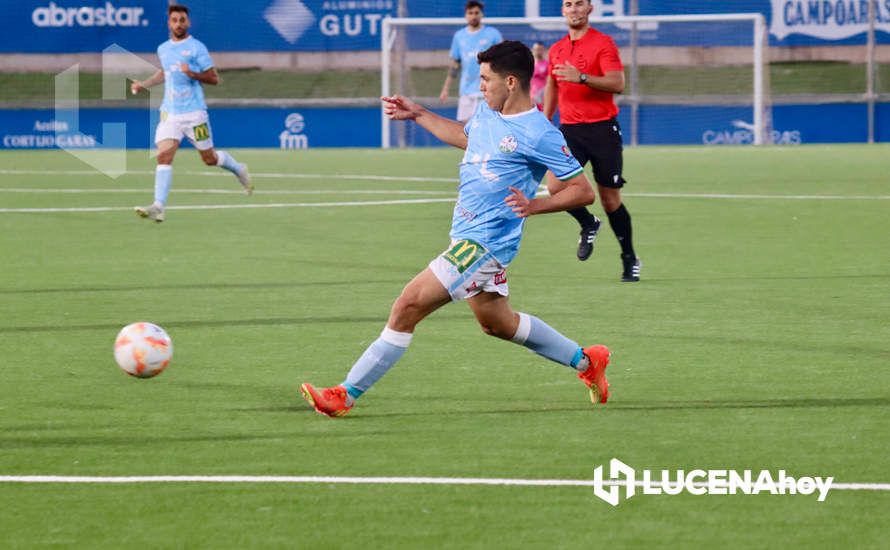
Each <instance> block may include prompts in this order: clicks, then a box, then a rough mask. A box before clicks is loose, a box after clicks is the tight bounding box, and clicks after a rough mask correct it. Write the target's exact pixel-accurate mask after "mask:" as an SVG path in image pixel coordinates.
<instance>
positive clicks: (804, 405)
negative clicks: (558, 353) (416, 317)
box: [0, 145, 890, 548]
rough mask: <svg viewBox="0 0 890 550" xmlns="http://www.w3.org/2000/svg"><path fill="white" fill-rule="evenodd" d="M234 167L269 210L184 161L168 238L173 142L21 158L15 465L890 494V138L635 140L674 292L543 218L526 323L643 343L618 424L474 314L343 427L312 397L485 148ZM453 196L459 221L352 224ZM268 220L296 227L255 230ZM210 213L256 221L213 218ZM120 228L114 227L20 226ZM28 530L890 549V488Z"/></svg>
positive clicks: (635, 181)
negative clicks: (767, 486)
mask: <svg viewBox="0 0 890 550" xmlns="http://www.w3.org/2000/svg"><path fill="white" fill-rule="evenodd" d="M232 152H233V153H234V154H235V155H236V157H237V158H239V159H241V160H243V161H246V162H248V163H249V164H250V167H251V170H252V171H253V172H254V173H255V184H256V187H257V194H256V195H255V196H253V197H250V198H248V197H245V196H243V195H240V194H237V193H221V192H213V193H212V192H210V191H213V190H222V191H237V183H236V181H235V180H234V178H232V177H231V176H228V175H227V174H224V173H222V172H219V173H217V172H216V171H215V169H208V168H206V167H204V166H202V165H200V163H199V160H198V158H197V155H196V154H195V152H194V151H193V150H182V151H181V152H180V153H179V156H178V158H177V159H176V163H175V172H174V186H173V191H172V194H171V205H172V206H175V207H185V208H183V209H171V210H169V211H168V215H167V221H166V222H165V223H163V224H160V225H157V224H153V223H151V222H147V221H145V220H141V219H138V218H137V217H136V216H135V215H134V214H133V212H132V206H134V205H140V204H147V203H148V202H150V200H151V187H152V175H151V173H152V172H151V171H152V166H153V165H152V160H151V159H150V158H149V155H148V153H147V152H145V151H131V152H130V153H129V168H130V170H132V171H133V172H132V173H128V174H127V175H124V176H122V177H120V178H118V179H116V180H113V179H110V178H107V177H105V176H103V175H101V174H98V173H96V172H92V171H91V170H90V168H89V167H88V166H86V165H85V164H83V163H81V162H80V161H78V160H77V159H75V158H73V157H70V156H68V155H67V154H65V153H62V152H4V153H0V176H2V180H0V263H2V268H0V365H2V366H0V475H7V476H10V475H68V476H122V475H292V476H437V477H473V478H517V479H572V480H577V479H581V480H586V479H592V475H593V474H592V473H593V469H594V468H595V467H596V466H599V465H602V464H607V463H608V461H609V460H610V459H611V458H613V457H617V458H619V459H621V460H622V461H624V462H626V463H628V464H630V465H632V466H634V467H636V468H639V469H642V468H654V469H659V470H660V469H671V470H674V469H686V470H689V469H692V468H702V469H709V468H714V469H718V468H724V469H737V470H742V469H754V470H761V469H770V470H772V471H776V470H779V469H785V470H787V471H788V473H789V475H794V476H833V477H834V478H835V479H836V481H837V482H843V483H854V482H864V483H888V482H890V467H888V465H890V460H888V458H887V457H888V456H890V429H888V427H890V368H888V367H890V301H888V297H890V254H888V250H890V248H888V235H890V200H888V199H890V178H888V175H887V174H888V172H887V157H888V154H890V148H888V146H886V145H879V146H804V147H796V148H771V147H764V148H753V147H746V148H726V149H705V148H696V147H683V148H654V147H653V148H648V147H647V148H635V149H629V150H627V151H626V176H627V179H628V180H629V182H630V183H629V185H628V186H627V187H626V189H625V193H626V197H625V202H626V204H627V205H628V209H629V210H630V212H631V214H632V216H633V220H634V232H635V233H634V236H635V240H636V243H637V249H638V253H639V255H640V256H641V258H642V259H643V262H644V266H643V273H642V277H643V280H642V281H641V282H640V283H638V284H622V283H619V281H618V279H619V275H620V263H619V259H618V246H617V243H616V241H615V239H614V238H613V236H612V234H611V232H610V230H609V229H608V226H607V225H606V226H604V231H603V232H602V234H601V236H600V238H599V240H598V242H597V248H596V251H595V252H594V255H593V257H592V258H591V259H590V260H589V261H588V262H585V263H581V262H578V261H577V260H576V259H575V257H574V254H575V246H576V240H577V232H576V227H575V224H574V222H573V221H572V220H571V219H570V218H569V217H568V216H567V215H564V214H553V215H547V216H540V217H536V218H532V219H531V220H530V221H529V223H528V224H527V229H526V234H525V239H524V241H523V244H522V249H521V251H520V253H519V256H518V258H517V260H516V261H515V262H514V263H513V264H512V265H511V266H510V269H509V276H510V289H511V298H512V301H513V304H514V307H515V308H516V309H518V310H520V311H527V312H529V313H533V314H535V315H537V316H539V317H541V318H543V319H545V320H546V321H548V322H549V323H550V324H552V325H553V326H555V327H556V328H558V329H559V330H561V331H562V332H564V333H565V334H567V335H569V336H570V337H573V338H575V339H577V340H579V341H580V342H582V343H584V344H585V345H588V344H590V343H596V342H602V343H606V344H608V345H609V346H610V347H611V348H612V349H613V351H614V354H613V362H612V365H611V366H610V367H609V378H610V381H611V383H612V397H611V399H610V402H609V403H608V405H607V406H605V407H603V408H599V409H593V408H592V407H591V406H590V403H589V402H588V401H587V397H586V392H585V388H584V387H583V386H582V385H581V383H580V382H579V381H578V380H577V379H575V377H574V376H573V375H572V373H571V372H570V371H569V370H568V369H566V368H565V367H562V366H560V365H556V364H554V363H549V362H547V361H546V360H544V359H542V358H539V357H537V356H535V355H533V354H531V353H528V352H527V351H526V350H524V349H523V348H521V347H518V346H515V345H513V344H510V343H506V342H502V341H497V340H494V339H492V338H490V337H486V336H484V335H483V334H482V333H481V331H480V330H479V329H478V327H477V326H476V324H475V322H474V320H473V318H472V316H471V314H470V312H469V310H468V308H467V307H466V305H465V304H453V305H450V306H447V307H446V308H443V309H442V310H440V311H439V312H437V313H436V314H434V315H433V316H432V317H431V318H430V319H428V320H427V321H425V322H424V323H422V324H421V325H420V327H419V329H418V331H417V333H416V335H415V338H414V341H413V343H412V345H411V348H410V349H409V351H408V353H407V354H406V355H405V357H404V358H403V360H402V361H401V362H400V363H399V364H398V365H397V366H396V367H395V368H394V369H393V370H391V371H390V373H389V374H388V375H387V376H386V377H385V378H384V379H383V380H382V381H381V382H380V383H379V384H378V385H377V386H375V387H374V388H373V389H372V390H371V391H370V392H369V393H368V394H367V395H366V396H365V397H363V398H362V399H361V401H360V402H359V404H358V406H357V407H356V408H355V409H354V410H353V411H352V412H351V413H350V415H349V416H347V417H345V418H343V419H339V420H332V419H328V418H323V417H321V416H319V415H317V414H315V413H314V412H313V411H311V410H310V409H309V408H308V406H307V405H306V404H305V403H304V402H303V400H302V399H300V398H299V397H298V388H299V384H300V383H301V382H303V381H311V382H313V383H315V384H319V385H331V384H335V383H338V382H340V381H341V380H342V378H343V376H344V375H345V373H346V371H347V370H348V368H349V367H350V365H351V364H352V362H353V361H354V360H355V358H356V357H358V355H359V354H360V353H361V352H362V351H363V349H364V348H365V346H366V345H367V344H368V343H369V342H371V341H372V340H373V339H374V338H375V337H376V336H377V335H378V334H379V332H380V330H381V329H382V327H383V324H384V321H385V319H386V316H387V313H388V311H389V307H390V304H391V303H392V300H393V299H394V298H395V297H396V296H397V295H398V293H399V291H400V289H401V288H402V286H403V285H404V283H405V282H407V281H408V280H409V279H410V278H411V277H412V276H413V275H414V274H415V273H416V272H417V271H419V270H420V269H422V268H423V267H425V266H426V264H427V262H428V261H429V260H430V259H431V258H432V257H433V256H435V255H436V254H437V253H438V252H440V251H441V250H442V249H443V248H445V246H446V245H447V243H448V237H447V231H448V228H449V224H450V216H451V208H452V204H451V203H450V202H448V200H447V199H452V198H453V197H454V196H455V180H456V174H457V168H456V165H457V162H458V161H459V159H460V152H458V151H454V150H447V149H428V150H407V151H379V150H317V151H316V150H310V151H304V152H296V153H295V152H279V151H268V150H236V151H232ZM588 173H589V170H588ZM350 175H361V176H363V177H362V178H357V177H350ZM367 176H386V177H387V178H389V179H379V180H374V179H367ZM411 177H418V178H421V179H420V180H412V179H407V178H411ZM427 177H428V178H431V179H429V180H426V181H424V180H423V179H422V178H427ZM399 178H404V179H399ZM432 199H445V200H444V201H439V202H415V203H392V204H367V205H357V206H336V205H330V204H328V205H325V204H323V203H336V202H369V201H373V202H383V201H405V200H423V201H430V200H432ZM315 203H320V204H315ZM264 204H277V205H279V206H277V207H274V208H241V206H244V205H264ZM294 204H299V205H302V206H294ZM313 204H315V205H314V206H313ZM206 205H230V206H234V207H236V208H231V209H197V208H194V209H190V208H188V207H198V206H206ZM282 205H283V206H282ZM98 207H111V208H112V209H111V210H107V211H106V210H103V211H48V212H33V211H32V212H23V211H21V209H55V208H69V209H82V208H84V209H85V208H98ZM595 209H596V211H597V212H601V210H600V208H599V205H596V206H595ZM137 320H149V321H153V322H156V323H158V324H160V325H162V326H163V327H165V328H166V329H167V330H168V332H169V333H170V335H171V336H172V338H173V341H174V347H175V353H174V358H173V362H172V364H171V365H170V367H169V368H168V369H167V371H166V372H164V373H163V374H161V375H160V376H159V377H157V378H154V379H151V380H138V379H134V378H130V377H128V376H126V375H125V374H123V372H121V371H120V370H119V369H118V368H117V367H116V366H115V364H114V361H113V358H112V343H113V341H114V337H115V335H116V333H117V331H118V330H119V329H120V327H122V326H124V325H125V324H127V323H129V322H132V321H137ZM0 509H2V513H0V546H3V547H13V548H15V547H22V548H32V547H46V546H59V547H72V546H74V547H84V548H131V547H152V548H197V547H206V548H223V547H229V548H244V547H257V548H260V547H262V548H272V547H276V548H294V547H306V548H339V547H342V548H347V547H368V548H401V547H404V548H427V547H452V548H468V547H473V548H505V547H521V548H593V547H603V548H624V547H654V546H670V547H684V548H690V547H701V548H710V547H716V546H718V545H719V546H721V547H727V548H736V547H738V548H750V547H806V548H838V547H844V546H855V547H857V548H868V547H871V548H880V547H886V546H885V545H886V541H887V537H888V535H890V528H888V523H887V510H888V509H890V492H887V491H848V490H835V491H832V492H831V493H830V494H829V496H828V498H827V500H826V501H825V502H824V503H818V502H817V501H816V498H815V496H814V495H810V496H801V495H797V496H778V495H769V494H764V495H756V496H746V495H735V496H693V495H689V494H682V495H679V496H649V495H638V496H636V497H634V498H633V499H630V500H627V501H625V502H622V503H621V504H620V505H619V506H617V507H614V508H613V507H611V506H609V505H608V504H606V503H605V502H603V501H601V500H599V499H598V498H596V497H595V496H594V495H593V492H592V490H590V488H588V487H498V486H494V487H490V486H477V485H468V486H453V485H416V486H406V485H342V484H290V485H284V484H229V485H221V484H197V483H170V484H130V485H96V484H88V485H74V484H48V485H46V484H44V485H38V484H14V483H0Z"/></svg>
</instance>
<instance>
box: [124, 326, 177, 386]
mask: <svg viewBox="0 0 890 550" xmlns="http://www.w3.org/2000/svg"><path fill="white" fill-rule="evenodd" d="M171 357H173V341H172V340H170V336H168V335H167V333H166V331H164V329H162V328H161V327H159V326H158V325H155V324H152V323H146V322H140V323H133V324H130V325H127V326H125V327H124V328H122V329H121V331H120V332H119V333H117V339H116V340H115V341H114V360H115V361H117V364H118V366H119V367H120V368H122V369H123V370H124V372H126V373H127V374H129V375H131V376H135V377H137V378H151V377H152V376H156V375H158V374H160V373H161V371H163V370H164V369H165V368H167V365H169V364H170V358H171Z"/></svg>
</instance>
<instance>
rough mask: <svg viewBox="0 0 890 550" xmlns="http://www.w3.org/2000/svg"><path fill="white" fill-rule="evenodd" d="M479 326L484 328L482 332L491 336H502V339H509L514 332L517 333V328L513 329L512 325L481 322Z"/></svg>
mask: <svg viewBox="0 0 890 550" xmlns="http://www.w3.org/2000/svg"><path fill="white" fill-rule="evenodd" d="M479 328H481V329H482V332H484V333H485V334H487V335H489V336H494V337H495V338H500V339H501V340H509V339H510V338H512V337H513V334H515V333H516V330H515V328H514V329H513V330H511V328H510V327H507V326H506V325H503V324H500V323H483V322H480V323H479Z"/></svg>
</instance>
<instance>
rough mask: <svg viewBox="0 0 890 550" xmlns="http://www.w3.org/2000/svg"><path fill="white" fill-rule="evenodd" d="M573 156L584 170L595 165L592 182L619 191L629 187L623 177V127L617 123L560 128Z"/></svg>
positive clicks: (575, 125) (601, 122) (591, 123)
mask: <svg viewBox="0 0 890 550" xmlns="http://www.w3.org/2000/svg"><path fill="white" fill-rule="evenodd" d="M559 129H560V131H562V135H563V136H565V138H566V144H567V145H568V146H569V150H570V151H571V152H572V156H574V157H575V158H576V159H578V162H579V163H580V164H581V166H585V165H587V163H588V162H590V164H591V165H593V179H595V180H596V183H597V184H599V185H602V186H603V187H612V188H615V189H620V188H621V187H623V186H624V184H625V183H627V182H626V181H625V180H624V178H623V177H621V168H622V166H623V164H624V163H623V161H622V156H621V152H622V150H623V149H624V147H623V145H622V141H621V127H620V126H619V125H618V121H617V120H616V119H614V118H613V119H609V120H603V121H600V122H590V123H583V124H563V125H561V126H560V127H559Z"/></svg>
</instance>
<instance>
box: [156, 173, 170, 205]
mask: <svg viewBox="0 0 890 550" xmlns="http://www.w3.org/2000/svg"><path fill="white" fill-rule="evenodd" d="M172 183H173V167H172V166H170V165H169V164H158V166H157V168H155V204H159V205H161V206H164V205H166V204H167V195H169V194H170V185H171V184H172Z"/></svg>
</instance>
